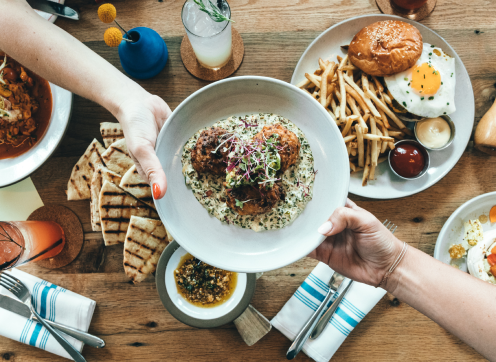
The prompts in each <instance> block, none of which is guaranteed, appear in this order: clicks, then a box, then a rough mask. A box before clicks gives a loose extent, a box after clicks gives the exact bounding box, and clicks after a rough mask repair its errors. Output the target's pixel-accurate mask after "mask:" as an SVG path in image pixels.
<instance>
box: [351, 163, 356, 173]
mask: <svg viewBox="0 0 496 362" xmlns="http://www.w3.org/2000/svg"><path fill="white" fill-rule="evenodd" d="M350 169H351V171H352V172H355V171H356V165H355V164H354V163H353V162H351V161H350Z"/></svg>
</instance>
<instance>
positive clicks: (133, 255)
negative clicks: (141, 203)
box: [124, 216, 172, 283]
mask: <svg viewBox="0 0 496 362" xmlns="http://www.w3.org/2000/svg"><path fill="white" fill-rule="evenodd" d="M171 241H172V237H171V236H170V235H169V234H168V233H167V230H165V227H164V224H162V221H160V220H152V219H147V218H144V217H138V216H131V221H130V222H129V227H128V229H127V234H126V241H125V242H124V271H125V272H126V275H127V276H128V277H129V278H130V279H131V280H132V281H133V283H139V282H141V281H143V280H144V279H145V278H146V277H147V276H148V275H149V274H151V273H154V272H155V270H156V269H157V263H158V259H159V258H160V255H162V251H164V249H165V247H166V246H167V244H169V243H170V242H171Z"/></svg>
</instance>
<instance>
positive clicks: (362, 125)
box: [347, 95, 368, 133]
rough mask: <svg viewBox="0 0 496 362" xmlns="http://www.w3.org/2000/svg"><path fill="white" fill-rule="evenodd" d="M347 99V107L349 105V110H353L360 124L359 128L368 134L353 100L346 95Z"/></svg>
mask: <svg viewBox="0 0 496 362" xmlns="http://www.w3.org/2000/svg"><path fill="white" fill-rule="evenodd" d="M347 97H348V98H347V99H348V102H349V105H350V107H351V109H352V110H353V114H354V115H356V116H358V122H359V123H360V126H361V127H362V129H363V132H364V133H367V132H368V127H367V124H366V123H365V120H364V119H363V118H362V115H361V114H360V111H359V110H358V108H357V106H356V104H355V100H354V99H353V98H352V97H350V96H349V95H347ZM367 114H368V113H367Z"/></svg>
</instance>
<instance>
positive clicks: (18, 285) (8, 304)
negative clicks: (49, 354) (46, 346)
mask: <svg viewBox="0 0 496 362" xmlns="http://www.w3.org/2000/svg"><path fill="white" fill-rule="evenodd" d="M0 286H2V287H4V288H5V289H7V290H8V291H9V292H11V293H12V294H13V295H14V296H15V297H16V298H17V299H19V300H20V302H19V301H17V300H15V299H12V298H10V297H8V296H5V295H0V308H3V309H6V310H8V311H11V312H14V313H16V314H19V315H21V316H24V317H26V318H31V319H33V320H35V321H37V322H39V323H41V324H42V325H43V326H44V327H45V328H46V329H47V330H48V331H49V332H50V333H51V334H52V336H53V337H54V338H55V339H56V340H57V342H59V343H60V345H61V346H62V347H63V348H64V349H65V350H66V351H67V353H69V355H70V356H71V357H72V358H73V359H74V360H75V361H76V362H85V361H86V360H85V359H84V357H83V356H82V355H81V353H80V352H79V351H78V350H76V349H75V348H74V347H73V346H72V344H70V343H69V342H67V340H66V339H65V338H64V337H63V336H62V335H61V334H60V333H59V332H58V331H61V332H64V333H65V334H67V335H69V336H71V337H74V338H76V339H78V340H80V341H82V342H84V343H86V344H87V345H89V346H92V347H96V348H102V347H105V342H104V341H103V339H100V338H98V337H96V336H93V335H91V334H89V333H86V332H83V331H81V330H78V329H75V328H71V327H68V326H64V325H62V324H59V323H56V322H52V321H50V320H45V319H43V318H41V317H40V315H39V314H38V312H37V311H36V309H35V308H34V306H33V304H32V303H31V292H30V291H29V289H28V288H27V287H26V286H25V285H24V284H23V283H22V282H21V281H20V280H19V279H18V278H16V277H14V276H13V275H11V274H10V273H6V272H2V273H0ZM57 330H58V331H57Z"/></svg>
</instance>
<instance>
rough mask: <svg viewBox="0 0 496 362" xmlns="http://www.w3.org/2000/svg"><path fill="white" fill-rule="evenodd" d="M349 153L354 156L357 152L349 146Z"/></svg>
mask: <svg viewBox="0 0 496 362" xmlns="http://www.w3.org/2000/svg"><path fill="white" fill-rule="evenodd" d="M350 154H351V155H352V156H356V154H357V149H356V148H353V147H352V148H351V152H350Z"/></svg>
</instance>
